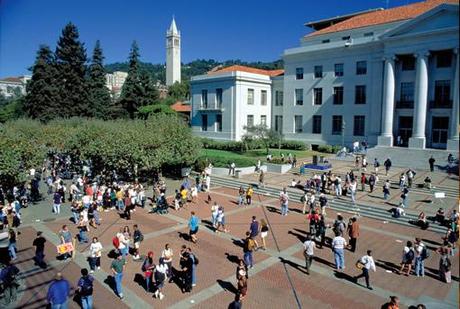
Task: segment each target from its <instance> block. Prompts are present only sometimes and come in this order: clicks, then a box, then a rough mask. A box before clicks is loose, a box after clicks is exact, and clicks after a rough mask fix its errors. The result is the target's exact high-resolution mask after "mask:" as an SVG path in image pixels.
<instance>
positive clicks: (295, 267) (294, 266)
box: [279, 256, 307, 274]
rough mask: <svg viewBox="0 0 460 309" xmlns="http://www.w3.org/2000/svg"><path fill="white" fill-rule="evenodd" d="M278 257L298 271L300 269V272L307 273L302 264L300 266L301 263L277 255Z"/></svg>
mask: <svg viewBox="0 0 460 309" xmlns="http://www.w3.org/2000/svg"><path fill="white" fill-rule="evenodd" d="M279 259H280V261H281V263H283V264H287V265H289V266H291V267H292V268H294V269H297V270H298V271H300V272H302V273H304V274H307V271H306V269H305V267H304V266H301V265H299V264H297V263H295V262H293V261H291V260H287V259H285V258H283V257H281V256H280V257H279Z"/></svg>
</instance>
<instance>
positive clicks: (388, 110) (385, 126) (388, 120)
mask: <svg viewBox="0 0 460 309" xmlns="http://www.w3.org/2000/svg"><path fill="white" fill-rule="evenodd" d="M384 60H385V66H384V69H385V73H384V81H383V119H382V133H381V135H380V136H379V137H378V140H377V144H378V145H379V146H390V147H391V146H393V117H394V108H395V72H394V71H395V70H394V66H395V57H386V58H384Z"/></svg>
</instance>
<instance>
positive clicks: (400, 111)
mask: <svg viewBox="0 0 460 309" xmlns="http://www.w3.org/2000/svg"><path fill="white" fill-rule="evenodd" d="M306 26H308V27H310V28H312V29H313V30H314V31H313V32H311V33H309V34H308V35H306V36H304V37H303V38H302V39H301V43H300V47H296V48H290V49H287V50H285V51H284V53H283V61H284V74H282V75H276V74H269V73H268V72H267V73H266V74H261V72H259V73H255V72H253V73H249V72H248V71H251V70H253V69H251V68H247V67H239V68H235V67H233V68H232V67H230V68H224V69H222V70H218V71H217V72H215V73H213V74H208V75H200V76H195V77H193V78H192V79H191V93H192V97H191V100H192V120H191V123H192V128H193V130H194V132H196V134H198V135H200V136H206V137H211V138H216V139H227V140H239V139H240V138H241V136H242V135H243V134H244V133H245V130H244V126H246V125H251V124H259V123H266V124H267V127H271V128H274V129H275V130H278V131H280V132H282V133H283V135H284V136H285V138H286V139H290V140H300V141H305V142H306V143H310V144H313V145H320V144H341V143H342V141H344V142H345V143H346V144H347V145H349V144H351V143H352V142H354V141H362V140H366V141H367V142H368V143H369V145H371V146H372V145H381V146H402V147H410V148H421V149H423V148H440V149H446V148H447V149H450V150H458V145H459V130H458V128H459V5H458V0H457V1H455V0H427V1H424V2H417V3H413V4H409V5H405V6H401V7H395V8H391V9H387V10H384V9H374V10H368V11H364V12H357V13H354V14H348V15H343V16H338V17H333V18H330V19H324V20H320V21H314V22H310V23H307V24H306ZM264 91H265V93H264ZM263 97H265V98H266V99H263ZM265 100H268V101H265ZM262 102H263V104H262ZM267 102H268V103H267Z"/></svg>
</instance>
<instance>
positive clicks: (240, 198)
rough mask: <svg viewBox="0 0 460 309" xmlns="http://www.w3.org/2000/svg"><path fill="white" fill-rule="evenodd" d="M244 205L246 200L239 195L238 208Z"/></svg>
mask: <svg viewBox="0 0 460 309" xmlns="http://www.w3.org/2000/svg"><path fill="white" fill-rule="evenodd" d="M243 203H244V198H243V197H242V196H241V195H239V196H238V206H241V205H243Z"/></svg>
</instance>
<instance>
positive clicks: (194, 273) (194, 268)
mask: <svg viewBox="0 0 460 309" xmlns="http://www.w3.org/2000/svg"><path fill="white" fill-rule="evenodd" d="M192 284H196V266H195V265H193V266H192Z"/></svg>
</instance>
